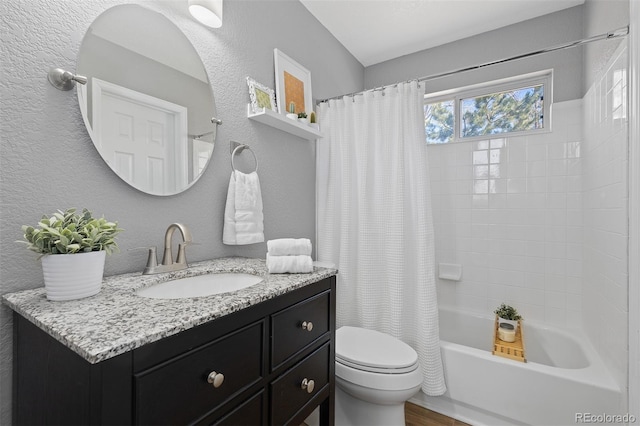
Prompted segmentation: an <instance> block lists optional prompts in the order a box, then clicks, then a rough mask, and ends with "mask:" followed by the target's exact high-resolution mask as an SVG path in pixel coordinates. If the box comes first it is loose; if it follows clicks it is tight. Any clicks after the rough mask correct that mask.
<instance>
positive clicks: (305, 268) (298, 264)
mask: <svg viewBox="0 0 640 426" xmlns="http://www.w3.org/2000/svg"><path fill="white" fill-rule="evenodd" d="M267 269H268V271H269V273H270V274H284V273H292V274H304V273H308V272H313V260H312V259H311V256H306V255H298V256H272V255H269V253H267Z"/></svg>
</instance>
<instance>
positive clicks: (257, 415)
mask: <svg viewBox="0 0 640 426" xmlns="http://www.w3.org/2000/svg"><path fill="white" fill-rule="evenodd" d="M263 410H264V391H260V392H259V393H258V394H257V395H255V396H253V397H251V398H249V399H248V400H247V401H245V402H243V403H242V404H240V406H239V407H237V408H235V409H234V410H233V411H232V412H230V413H229V414H227V415H226V416H224V417H223V418H221V419H220V420H217V421H216V422H215V423H213V424H214V425H215V426H238V425H242V426H260V425H261V424H262V411H263Z"/></svg>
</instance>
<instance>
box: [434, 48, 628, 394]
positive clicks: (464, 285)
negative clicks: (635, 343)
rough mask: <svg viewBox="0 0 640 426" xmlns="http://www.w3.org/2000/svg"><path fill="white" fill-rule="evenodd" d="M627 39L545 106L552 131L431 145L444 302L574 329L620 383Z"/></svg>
mask: <svg viewBox="0 0 640 426" xmlns="http://www.w3.org/2000/svg"><path fill="white" fill-rule="evenodd" d="M626 69H627V49H626V43H622V44H621V46H620V48H618V50H617V51H616V52H615V53H614V54H613V56H612V58H611V60H610V61H609V63H608V64H607V66H605V67H604V69H603V71H602V73H601V75H600V76H599V77H598V78H596V80H595V83H594V84H593V86H592V87H591V88H590V89H589V90H588V92H587V94H586V95H585V97H584V98H583V99H582V100H573V101H567V102H561V103H556V104H554V105H553V113H552V116H553V131H552V132H551V133H545V134H539V135H535V136H522V137H511V138H504V139H493V140H487V141H480V142H462V143H456V144H448V145H430V146H429V148H428V152H429V167H430V175H431V188H432V197H433V213H434V227H435V237H436V262H437V263H439V262H443V263H460V264H462V266H463V274H462V280H461V281H458V282H455V281H447V280H442V279H438V302H439V303H440V305H442V306H450V307H454V308H457V309H464V310H470V311H475V312H481V313H484V314H491V313H492V311H493V310H494V309H495V308H496V307H497V306H498V305H499V304H500V303H502V302H506V303H509V304H512V305H514V306H515V307H517V308H518V310H519V311H520V312H521V313H522V314H523V316H524V317H525V318H526V319H529V320H536V321H542V322H546V323H553V324H558V325H565V326H568V327H581V328H583V329H584V330H585V331H586V333H587V334H588V335H589V337H590V340H591V342H592V343H593V346H594V347H595V348H596V350H598V351H599V352H600V354H601V356H602V358H603V359H604V360H605V362H606V363H607V364H608V365H609V367H610V370H611V371H612V373H613V374H614V377H615V378H616V380H617V382H618V383H619V384H620V386H621V387H622V388H624V387H625V386H626V374H627V373H626V371H627V365H626V363H627V346H628V344H627V343H628V342H627V340H628V339H627V327H628V324H627V321H628V320H627V317H628V304H627V294H628V260H627V256H628V255H627V243H628V217H627V216H628V213H627V212H628V183H627V182H628V120H627V98H626V96H627V75H626V72H627V71H626Z"/></svg>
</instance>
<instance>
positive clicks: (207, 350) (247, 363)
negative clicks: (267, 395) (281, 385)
mask: <svg viewBox="0 0 640 426" xmlns="http://www.w3.org/2000/svg"><path fill="white" fill-rule="evenodd" d="M263 324H264V323H263V322H262V321H261V322H259V323H255V324H253V325H250V326H247V327H244V328H242V329H240V330H238V331H236V332H233V333H230V334H229V335H226V336H224V337H223V338H221V339H218V340H216V341H214V342H211V343H209V344H207V345H203V346H202V347H199V348H197V349H194V350H192V351H190V352H188V353H186V354H184V355H182V356H179V357H176V358H174V359H171V360H169V361H167V362H166V363H164V364H161V365H159V366H157V367H155V368H152V369H149V370H146V371H143V372H141V373H138V374H136V375H135V376H134V386H135V413H136V422H137V423H138V424H187V423H190V422H192V421H194V420H195V419H198V418H201V417H203V416H204V415H206V414H207V413H210V412H211V411H213V410H215V409H216V408H218V407H219V406H220V405H222V404H224V403H226V402H228V401H229V400H230V399H231V398H233V397H234V396H235V395H237V394H238V393H240V392H242V391H243V390H245V389H247V388H248V387H249V386H251V385H253V384H255V383H257V382H258V381H260V380H261V378H262V375H263V372H262V365H263V363H262V357H263V348H262V346H263V345H262V336H263ZM212 372H216V373H218V374H222V375H223V380H220V379H222V377H220V376H216V377H217V378H215V377H213V376H211V373H212ZM210 376H211V378H212V379H215V380H212V381H213V382H214V383H213V384H212V383H209V382H208V379H209V377H210ZM216 386H217V387H216Z"/></svg>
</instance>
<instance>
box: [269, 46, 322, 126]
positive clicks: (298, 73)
mask: <svg viewBox="0 0 640 426" xmlns="http://www.w3.org/2000/svg"><path fill="white" fill-rule="evenodd" d="M273 59H274V66H275V74H276V99H277V100H278V112H279V113H280V114H286V113H290V112H291V111H289V108H290V105H291V104H292V103H293V104H294V106H295V114H299V113H302V112H305V113H307V114H310V113H311V112H312V111H313V101H312V98H311V72H310V71H309V70H308V69H306V68H305V67H303V66H302V65H300V64H299V63H298V62H296V61H295V60H293V59H292V58H290V57H289V56H287V55H286V54H285V53H283V52H282V51H281V50H279V49H277V48H276V49H273ZM301 106H302V107H301Z"/></svg>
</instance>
